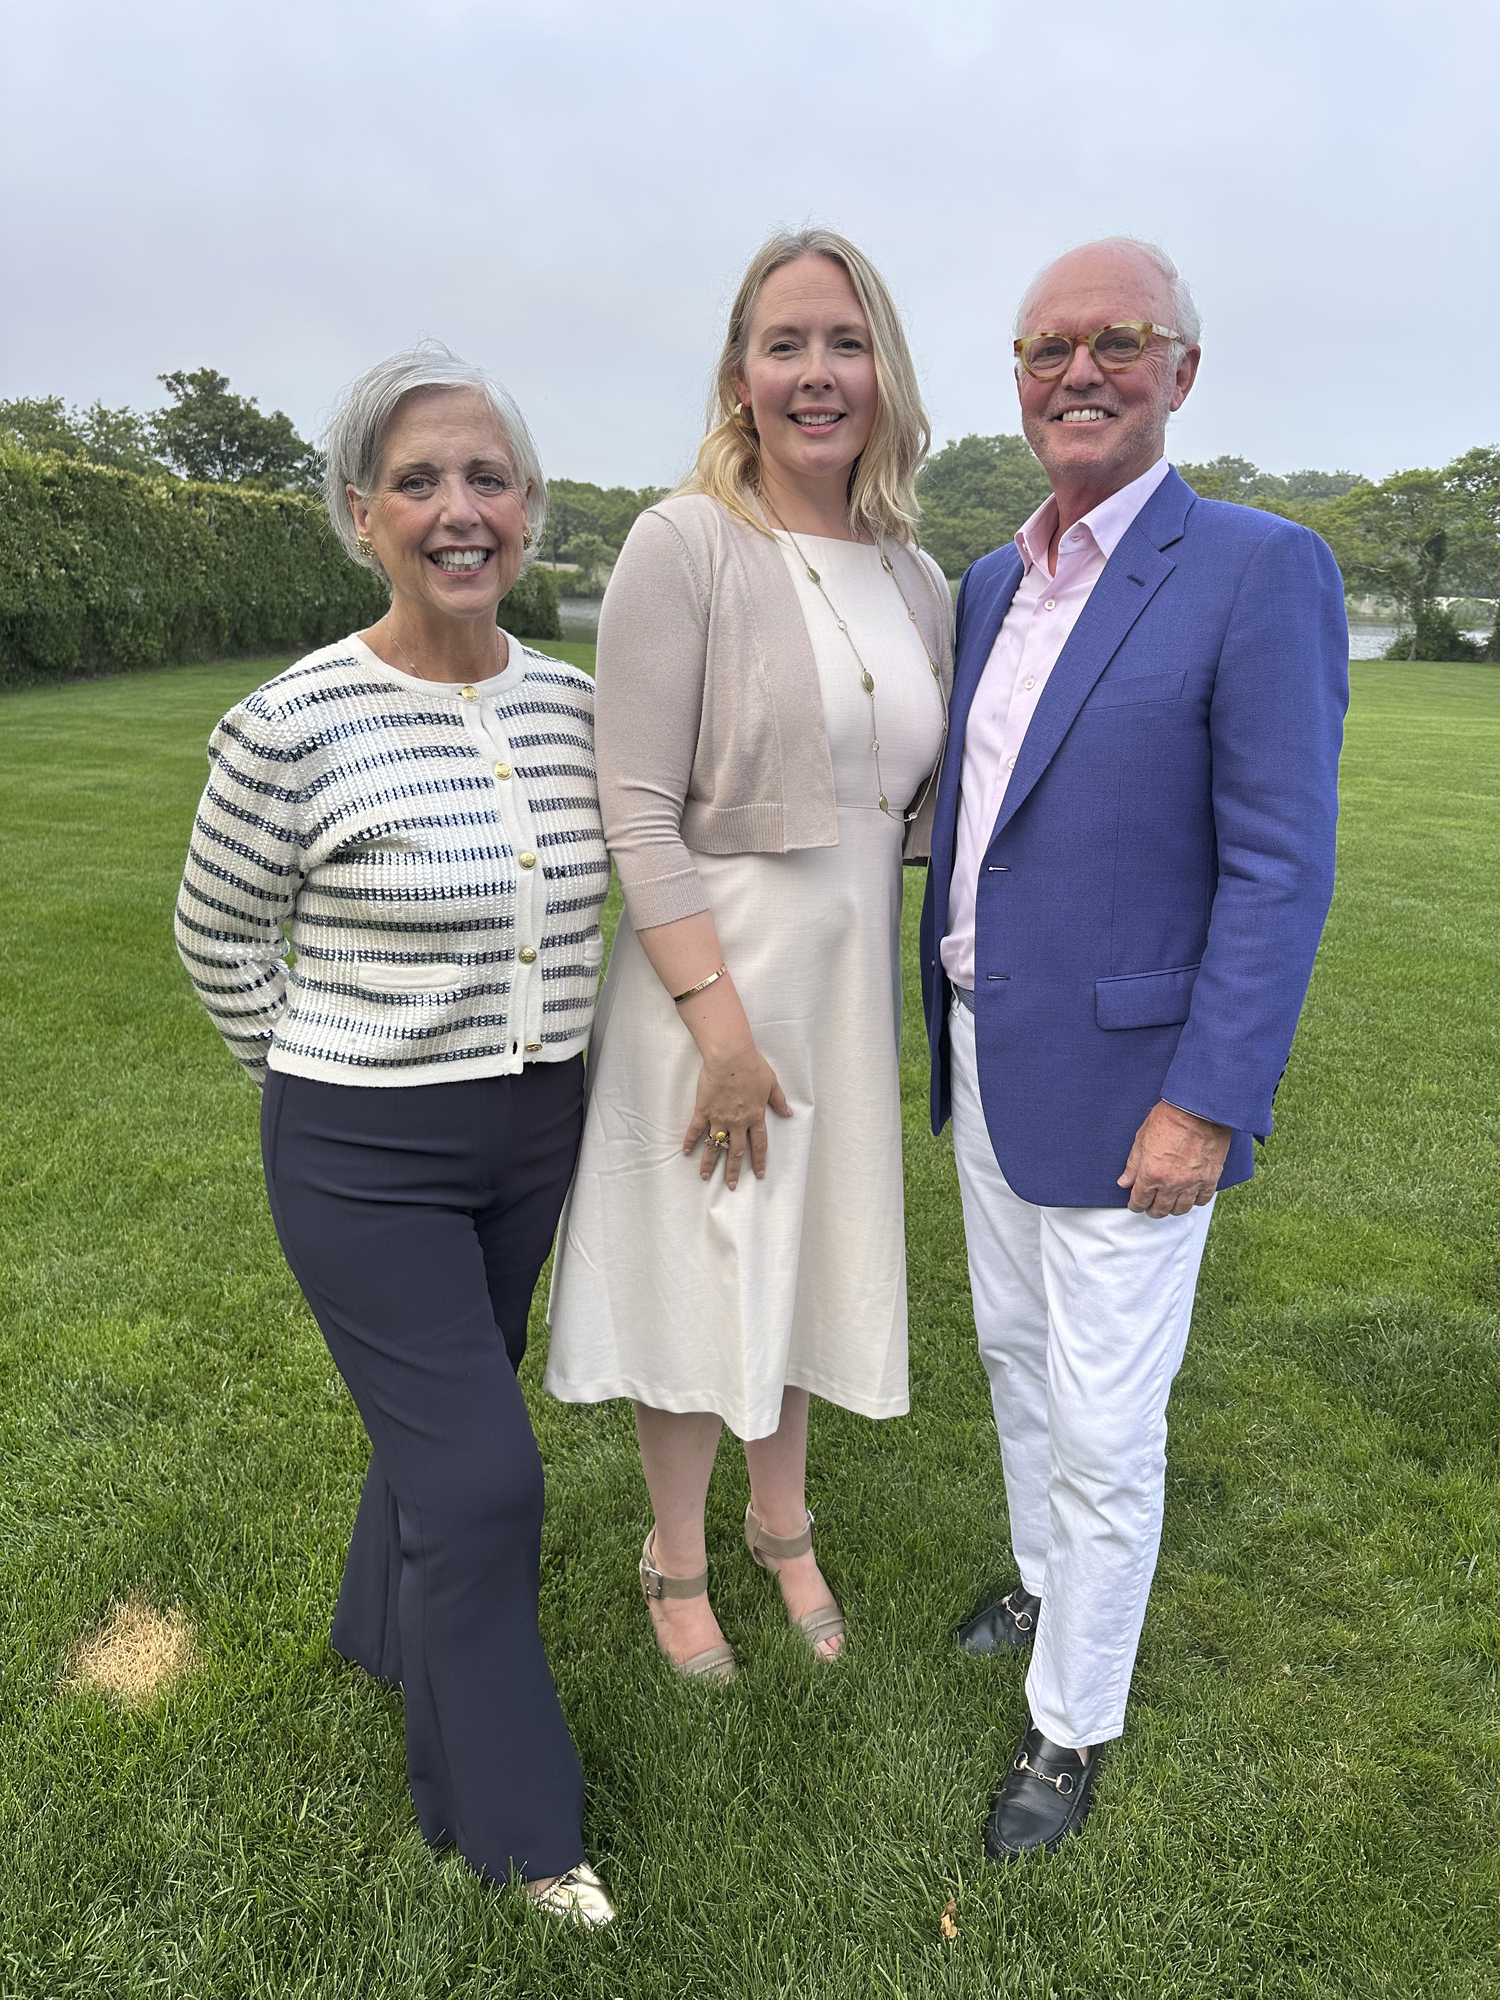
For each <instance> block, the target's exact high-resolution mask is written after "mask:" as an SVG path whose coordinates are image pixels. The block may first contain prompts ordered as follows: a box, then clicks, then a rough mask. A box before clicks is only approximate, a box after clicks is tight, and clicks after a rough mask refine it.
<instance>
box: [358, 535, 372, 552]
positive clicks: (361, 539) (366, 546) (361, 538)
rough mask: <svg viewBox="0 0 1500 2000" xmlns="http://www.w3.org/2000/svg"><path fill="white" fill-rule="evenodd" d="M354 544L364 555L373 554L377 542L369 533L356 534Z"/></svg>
mask: <svg viewBox="0 0 1500 2000" xmlns="http://www.w3.org/2000/svg"><path fill="white" fill-rule="evenodd" d="M354 546H355V547H356V548H357V549H358V550H359V552H360V554H361V555H362V556H372V555H374V553H375V544H374V543H373V542H372V541H371V540H370V537H369V536H368V535H356V536H355V537H354Z"/></svg>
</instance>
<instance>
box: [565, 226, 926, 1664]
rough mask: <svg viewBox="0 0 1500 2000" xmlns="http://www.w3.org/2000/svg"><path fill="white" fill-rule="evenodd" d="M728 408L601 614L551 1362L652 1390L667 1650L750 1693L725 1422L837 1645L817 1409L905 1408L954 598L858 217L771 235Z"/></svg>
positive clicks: (613, 1383)
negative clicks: (718, 1516)
mask: <svg viewBox="0 0 1500 2000" xmlns="http://www.w3.org/2000/svg"><path fill="white" fill-rule="evenodd" d="M710 421H711V429H710V432H709V435H708V437H707V438H706V439H705V441H704V443H703V446H702V448H701V450H700V452H699V455H698V467H697V473H696V477H695V478H694V479H693V480H692V481H690V482H689V484H688V485H687V486H686V487H684V488H683V489H682V490H681V492H679V493H678V494H676V495H674V496H673V497H672V498H670V499H668V500H666V501H664V502H662V503H661V504H660V505H659V506H656V507H653V508H650V509H649V510H648V511H647V512H646V513H644V514H643V515H642V516H641V518H640V519H639V520H638V521H637V522H636V524H635V526H634V528H633V529H632V530H631V533H630V536H629V538H628V540H627V541H626V544H625V547H624V549H623V550H622V551H621V554H620V559H619V562H618V564H617V565H616V568H615V571H614V575H613V577H612V579H611V582H610V586H609V590H608V592H607V594H606V596H605V600H604V607H603V611H602V614H601V617H600V625H599V657H598V716H599V769H600V791H601V796H602V799H603V806H604V818H605V829H606V833H607V835H608V839H609V844H610V849H611V852H612V854H613V857H614V862H615V866H616V868H617V869H618V871H619V876H620V881H621V885H622V887H623V890H624V895H625V907H626V913H627V916H628V919H629V922H628V923H626V924H622V925H621V927H620V931H619V934H618V936H617V939H616V943H615V948H614V953H613V956H612V959H611V963H610V968H609V973H608V976H607V979H606V982H605V990H604V995H603V998H602V1001H601V1006H600V1015H599V1020H598V1024H597V1028H596V1033H595V1041H594V1047H593V1050H592V1052H591V1057H590V1081H589V1108H588V1115H587V1120H586V1124H585V1131H584V1141H583V1149H582V1153H581V1155H580V1160H579V1169H578V1175H577V1179H576V1181H575V1183H574V1189H573V1194H572V1196H571V1199H570V1203H569V1211H568V1217H567V1219H566V1221H565V1223H564V1226H563V1230H562V1233H561V1235H560V1237H559V1241H558V1252H557V1263H556V1276H555V1280H554V1289H553V1299H552V1312H551V1318H552V1326H553V1334H552V1342H551V1347H550V1350H549V1355H548V1364H547V1376H546V1381H547V1387H548V1388H549V1389H551V1390H552V1392H553V1393H554V1394H555V1395H557V1396H560V1397H562V1398H564V1399H566V1400H569V1401H573V1402H594V1401H598V1400H600V1399H601V1398H605V1397H613V1396H629V1397H631V1398H632V1399H633V1400H634V1403H635V1410H636V1426H637V1433H638V1436H639V1440H640V1447H641V1458H642V1463H643V1466H644V1470H645V1476H646V1484H647V1487H648V1488H649V1491H650V1496H651V1503H652V1508H653V1511H654V1516H655V1519H654V1525H653V1528H652V1532H651V1533H650V1534H649V1535H648V1536H647V1538H646V1544H645V1547H644V1549H643V1551H642V1555H641V1563H640V1577H641V1586H642V1589H643V1590H644V1592H645V1595H646V1598H647V1601H648V1604H649V1607H650V1611H651V1616H652V1619H653V1621H654V1623H655V1627H656V1637H657V1642H658V1644H659V1646H660V1647H661V1649H662V1651H663V1652H664V1653H665V1654H666V1655H667V1657H668V1659H669V1660H670V1662H671V1663H672V1665H673V1666H674V1667H676V1668H677V1669H678V1670H679V1671H681V1672H683V1673H688V1674H705V1675H712V1676H715V1677H718V1678H721V1679H727V1678H729V1676H730V1675H732V1674H733V1672H734V1670H735V1662H734V1654H733V1651H732V1649H731V1647H730V1646H729V1645H728V1643H727V1642H726V1641H725V1639H724V1635H723V1633H722V1631H721V1630H720V1628H719V1625H718V1622H717V1620H716V1619H715V1617H714V1614H713V1611H712V1610H711V1608H710V1606H709V1602H708V1597H707V1584H708V1558H707V1549H706V1543H705V1537H704V1506H705V1500H706V1496H707V1491H708V1484H709V1476H710V1473H711V1471H712V1468H713V1462H714V1456H715V1452H716V1450H717V1446H718V1441H719V1434H720V1429H721V1425H722V1424H725V1423H727V1424H728V1425H729V1426H730V1427H731V1429H732V1430H733V1431H734V1432H735V1433H736V1434H737V1435H738V1436H739V1437H740V1438H741V1439H742V1440H743V1441H744V1447H745V1460H746V1465H747V1467H748V1469H749V1475H750V1505H749V1507H748V1508H747V1510H746V1515H745V1537H746V1541H747V1543H748V1545H749V1548H750V1552H751V1554H752V1555H753V1556H754V1558H755V1560H756V1561H757V1562H758V1563H760V1564H761V1565H762V1566H763V1567H764V1568H766V1569H768V1570H772V1571H775V1572H777V1573H778V1576H779V1582H780V1587H781V1591H782V1595H783V1598H784V1600H785V1604H786V1609H787V1614H788V1617H789V1619H790V1620H791V1622H792V1624H793V1625H794V1627H795V1628H796V1629H797V1630H798V1632H799V1633H800V1634H801V1636H802V1637H803V1638H804V1639H805V1641H806V1643H807V1645H808V1646H809V1648H810V1649H811V1651H812V1652H813V1654H814V1656H815V1657H817V1658H819V1659H831V1658H833V1657H834V1656H835V1655H836V1654H837V1653H838V1652H839V1650H840V1648H841V1645H842V1643H843V1638H844V1631H845V1627H844V1619H843V1615H842V1613H841V1612H840V1610H839V1608H838V1605H837V1604H836V1602H835V1601H834V1597H833V1593H832V1592H831V1590H830V1589H829V1587H828V1585H827V1583H826V1582H825V1581H824V1579H823V1576H822V1574H821V1572H820V1570H819V1567H818V1564H817V1560H816V1558H815V1557H814V1555H813V1553H812V1516H811V1515H810V1514H809V1513H808V1511H807V1502H806V1494H805V1485H806V1468H807V1427H808V1412H809V1401H810V1398H811V1397H812V1396H813V1395H817V1396H821V1397H824V1398H825V1399H827V1400H828V1401H830V1402H834V1403H837V1404H840V1405H841V1406H842V1407H844V1408H845V1409H849V1410H855V1411H859V1412H861V1413H863V1414H864V1415H866V1416H870V1417H889V1416H895V1415H898V1414H900V1413H901V1412H903V1411H905V1409H906V1408H907V1358H906V1339H907V1318H906V1252H905V1237H904V1224H903V1215H902V1188H901V1105H900V1092H899V1084H898V1075H897V1050H898V1040H899V1034H900V1018H901V974H900V957H899V943H900V917H901V862H902V850H903V840H904V842H905V847H906V853H907V855H908V857H909V858H911V859H916V858H918V857H920V856H923V855H925V853H926V847H925V843H924V839H923V827H924V824H930V818H931V787H932V779H933V776H934V774H935V772H936V768H937V764H938V761H939V758H940V755H941V752H942V746H943V738H944V730H945V718H946V707H947V691H948V688H949V685H950V682H951V678H952V642H951V629H952V605H951V601H950V598H949V593H948V586H947V584H946V583H945V582H944V580H943V577H942V574H941V572H940V571H939V570H938V568H937V566H936V565H935V564H934V563H933V562H931V560H930V559H929V558H927V557H925V556H923V555H922V554H921V553H920V551H919V550H918V548H917V546H916V515H917V509H916V498H915V493H914V490H913V482H914V480H915V476H916V472H917V468H918V466H919V465H920V464H921V461H922V457H923V454H924V452H925V451H926V449H927V444H928V436H929V433H928V427H927V420H926V418H925V416H924V415H923V411H922V404H921V398H920V394H919V391H918V388H917V382H916V374H915V370H914V369H913V366H912V361H911V356H910V353H909V351H908V348H907V344H906V339H905V336H904V334H903V332H902V328H901V322H900V318H899V316H898V314H897V312H896V308H895V306H894V304H893V302H892V300H891V296H890V293H889V291H888V290H887V289H886V286H885V284H884V282H883V280H882V279H881V277H880V275H879V273H878V272H877V271H876V270H875V269H874V267H873V266H872V265H871V264H870V262H869V260H868V259H867V258H866V257H865V256H864V255H863V254H862V253H861V252H860V251H859V250H857V249H856V248H855V246H854V245H853V244H852V243H850V242H848V241H847V239H845V238H844V237H842V236H837V235H835V234H834V233H833V232H832V231H830V230H823V229H808V230H803V231H800V232H798V233H796V234H781V235H777V236H774V237H772V238H771V240H770V241H769V242H767V243H766V244H765V245H764V246H763V247H762V249H761V250H760V251H759V253H758V254H757V255H756V257H755V258H754V260H753V261H752V263H751V265H750V268H749V270H748V271H747V272H746V274H745V278H744V281H743V282H742V284H741V286H740V288H739V293H738V296H737V297H736V299H735V301H734V305H733V308H732V310H731V313H730V318H729V328H728V334H727V337H726V340H725V344H724V349H723V353H722V355H721V357H720V361H719V367H718V373H717V381H716V386H715V407H714V408H713V410H712V412H711V418H710ZM768 1110H769V1112H770V1113H771V1114H772V1116H773V1118H774V1129H773V1130H772V1131H771V1132H770V1134H769V1136H768V1132H767V1113H768ZM747 1156H748V1161H749V1166H750V1173H749V1175H748V1176H746V1177H745V1178H744V1179H743V1180H742V1178H741V1170H742V1168H743V1166H744V1164H745V1162H746V1159H747Z"/></svg>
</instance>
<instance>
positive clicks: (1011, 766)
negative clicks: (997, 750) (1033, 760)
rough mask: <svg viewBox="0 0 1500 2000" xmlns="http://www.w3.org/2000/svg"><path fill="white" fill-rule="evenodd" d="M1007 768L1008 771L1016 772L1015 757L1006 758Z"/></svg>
mask: <svg viewBox="0 0 1500 2000" xmlns="http://www.w3.org/2000/svg"><path fill="white" fill-rule="evenodd" d="M1005 768H1006V770H1007V771H1013V770H1014V769H1015V768H1016V760H1015V758H1014V757H1007V758H1006V760H1005Z"/></svg>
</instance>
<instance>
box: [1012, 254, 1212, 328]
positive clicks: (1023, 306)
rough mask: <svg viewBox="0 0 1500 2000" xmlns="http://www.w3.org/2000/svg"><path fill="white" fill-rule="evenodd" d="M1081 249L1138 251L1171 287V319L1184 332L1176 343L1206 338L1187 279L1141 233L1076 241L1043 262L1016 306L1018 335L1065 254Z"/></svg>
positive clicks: (1166, 256) (1167, 257) (1067, 255)
mask: <svg viewBox="0 0 1500 2000" xmlns="http://www.w3.org/2000/svg"><path fill="white" fill-rule="evenodd" d="M1078 250H1136V251H1139V252H1140V254H1141V256H1143V257H1145V258H1146V259H1147V260H1148V261H1149V262H1150V263H1152V264H1154V265H1155V266H1156V268H1157V270H1158V271H1160V273H1161V275H1162V276H1163V277H1164V278H1165V279H1166V281H1167V284H1168V285H1169V287H1170V288H1171V292H1172V318H1173V320H1174V321H1175V322H1176V331H1177V332H1178V333H1180V334H1181V335H1182V340H1181V342H1180V343H1178V342H1176V341H1174V342H1173V343H1172V344H1173V346H1174V347H1177V346H1179V345H1180V346H1181V347H1182V348H1188V347H1196V346H1197V345H1198V342H1199V341H1200V340H1201V339H1202V337H1203V322H1202V320H1201V319H1200V318H1199V317H1198V308H1197V306H1195V305H1194V303H1193V295H1192V293H1191V292H1190V291H1189V290H1188V287H1187V280H1186V279H1185V278H1184V277H1183V275H1182V273H1181V272H1180V271H1179V270H1178V268H1177V266H1176V265H1175V264H1174V263H1173V262H1172V260H1171V258H1170V257H1169V256H1168V255H1167V253H1166V251H1165V250H1163V249H1162V247H1161V245H1160V244H1159V243H1148V242H1146V240H1145V239H1144V237H1140V236H1101V237H1098V238H1097V239H1096V240H1095V241H1094V242H1092V243H1079V244H1075V245H1074V248H1073V249H1072V250H1064V251H1063V252H1062V255H1061V256H1058V257H1054V258H1053V259H1052V262H1051V263H1050V264H1044V265H1043V266H1042V268H1041V270H1040V271H1038V272H1037V274H1036V276H1035V277H1034V278H1033V279H1032V281H1031V283H1030V284H1029V285H1028V286H1027V287H1026V290H1025V292H1024V294H1023V295H1022V298H1021V303H1020V305H1018V306H1017V307H1016V329H1015V330H1016V335H1017V337H1018V338H1019V337H1020V335H1021V334H1023V333H1024V332H1025V331H1026V315H1027V314H1028V313H1029V312H1030V311H1031V307H1032V304H1033V302H1034V300H1035V299H1036V296H1037V293H1038V292H1040V290H1041V289H1042V286H1043V285H1044V284H1045V283H1046V281H1047V279H1048V278H1049V277H1050V276H1051V275H1052V273H1053V271H1055V270H1056V268H1057V266H1058V265H1059V264H1060V263H1061V262H1062V260H1063V257H1071V256H1073V255H1074V254H1075V253H1076V251H1078Z"/></svg>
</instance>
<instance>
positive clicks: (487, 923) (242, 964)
mask: <svg viewBox="0 0 1500 2000" xmlns="http://www.w3.org/2000/svg"><path fill="white" fill-rule="evenodd" d="M208 754H209V759H210V762H211V764H212V767H213V768H212V771H211V774H210V777H209V781H208V788H207V790H206V791H205V792H204V794H203V800H202V803H201V805H200V806H199V808H198V818H197V821H196V823H195V825H194V829H193V840H192V846H191V848H190V850H189V853H188V861H187V869H186V872H185V873H184V876H183V881H182V893H181V895H180V897H179V899H178V904H177V923H176V931H177V948H178V950H179V951H180V952H181V954H182V957H183V961H184V963H185V964H186V966H187V968H188V971H189V973H190V974H191V975H192V980H193V984H194V985H195V986H196V987H197V989H198V992H199V994H200V995H201V996H202V999H203V1003H204V1005H205V1006H206V1007H207V1008H208V1011H209V1013H210V1015H211V1016H212V1018H213V1021H214V1025H215V1026H216V1027H217V1028H218V1030H219V1032H220V1034H222V1035H223V1037H224V1039H225V1041H226V1042H227V1043H228V1044H229V1046H230V1048H231V1049H232V1050H233V1051H234V1053H235V1055H237V1056H238V1057H239V1059H240V1061H241V1062H242V1063H243V1064H244V1065H245V1068H246V1069H247V1070H248V1071H249V1072H250V1074H251V1076H252V1077H254V1078H255V1079H256V1081H257V1082H264V1080H265V1073H266V1068H267V1065H268V1064H269V1066H270V1067H271V1068H272V1069H278V1070H287V1071H290V1072H291V1073H293V1074H294V1075H297V1076H309V1077H316V1078H319V1079H321V1080H322V1081H324V1082H327V1083H352V1084H421V1083H437V1082H444V1081H447V1080H448V1079H450V1078H457V1077H473V1076H497V1075H503V1074H506V1073H509V1072H514V1071H518V1070H519V1069H520V1068H521V1066H522V1064H523V1063H524V1062H527V1061H533V1062H546V1061H562V1060H563V1059H564V1058H566V1057H568V1056H572V1055H576V1054H577V1053H578V1052H579V1051H580V1050H581V1049H582V1048H583V1047H584V1045H585V1043H586V1042H587V1039H588V1032H589V1024H590V1021H591V1019H592V1016H593V1010H594V993H595V987H596V985H597V982H598V976H599V963H600V959H601V956H602V949H603V947H602V942H601V939H600V935H599V911H600V906H601V905H602V903H603V901H604V897H605V892H606V890H607V889H608V887H609V860H608V857H607V855H606V853H605V847H604V831H603V827H602V826H601V824H600V819H599V800H598V790H597V784H596V778H595V769H594V686H593V682H592V681H591V680H590V679H589V677H588V675H587V674H584V673H581V672H579V671H578V669H577V668H574V667H569V666H565V665H564V664H563V663H562V662H561V661H560V660H553V659H549V658H548V657H547V656H546V655H545V654H544V653H538V652H534V651H532V650H531V649H530V648H529V647H526V646H523V645H521V644H520V642H519V641H517V640H515V639H511V640H510V655H509V663H508V664H507V667H506V669H505V672H504V674H503V675H501V676H499V677H498V678H497V679H495V680H492V681H488V682H481V683H480V684H479V685H478V687H477V688H460V687H457V686H452V685H448V684H438V683H433V682H430V681H419V680H416V679H414V678H413V677H412V676H411V675H409V674H404V673H400V672H398V671H397V670H396V669H395V668H394V667H388V666H386V665H385V663H384V662H383V661H382V660H379V659H377V657H376V656H375V654H374V653H372V652H371V651H370V649H369V647H368V646H366V645H364V644H363V643H362V641H360V640H359V639H356V638H349V639H341V640H339V641H338V642H337V643H336V644H335V645H332V646H325V647H323V649H322V650H321V651H320V652H316V653H310V654H309V655H308V656H307V658H306V659H305V660H299V661H298V663H297V664H296V665H295V666H294V667H290V668H288V669H287V671H286V672H285V673H283V674H278V675H277V676H276V677H275V679H274V680H269V681H267V682H266V684H265V686H264V687H261V688H257V689H256V691H255V693H254V694H252V695H249V696H247V697H246V699H245V700H244V701H242V702H240V703H239V705H238V706H237V707H235V708H232V709H231V710H230V711H229V713H228V715H226V716H225V717H224V720H223V721H222V722H221V723H220V724H219V726H218V728H217V729H216V730H215V731H214V733H213V736H212V738H211V739H210V742H209V752H208ZM288 931H289V936H288V935H287V932H288ZM288 944H290V947H291V952H292V954H293V959H292V962H291V963H289V962H288V956H287V950H288Z"/></svg>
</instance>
